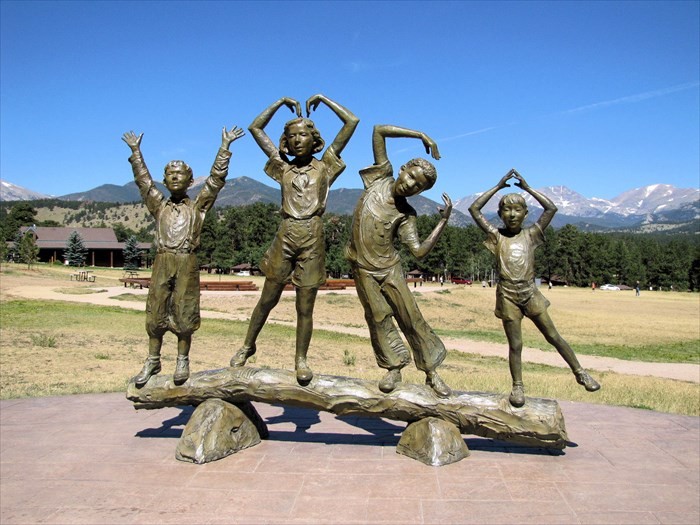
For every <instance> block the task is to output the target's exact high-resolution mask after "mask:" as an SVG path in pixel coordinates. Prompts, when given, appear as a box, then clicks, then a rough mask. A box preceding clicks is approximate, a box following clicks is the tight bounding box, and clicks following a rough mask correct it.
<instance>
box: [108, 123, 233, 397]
mask: <svg viewBox="0 0 700 525" xmlns="http://www.w3.org/2000/svg"><path fill="white" fill-rule="evenodd" d="M243 134H244V133H243V130H241V129H240V128H237V127H234V128H232V129H231V131H227V130H226V128H224V129H223V131H222V133H221V147H220V148H219V151H218V153H217V155H216V160H215V161H214V165H213V166H212V169H211V174H210V175H209V177H208V178H207V180H206V182H205V183H204V186H203V188H202V190H201V191H200V192H199V195H197V198H196V199H194V200H192V199H190V198H189V197H188V196H187V189H188V188H189V187H190V186H191V185H192V182H193V177H192V169H191V168H190V167H189V166H188V165H187V164H185V163H184V162H183V161H181V160H173V161H171V162H169V163H168V164H167V165H166V166H165V178H164V181H163V183H164V184H165V187H166V188H167V189H168V190H169V191H170V198H169V199H166V198H165V196H164V195H163V193H161V191H160V190H159V189H158V188H157V187H156V185H155V184H154V182H153V179H152V178H151V175H150V173H149V172H148V168H147V167H146V163H145V162H144V160H143V156H142V155H141V139H142V138H143V133H141V135H139V136H138V137H137V136H136V134H135V133H134V132H133V131H130V132H127V133H125V134H124V136H123V137H122V139H123V140H124V142H126V143H127V145H128V146H129V147H130V148H131V151H132V155H131V157H129V162H130V163H131V166H132V169H133V171H134V180H135V181H136V185H137V186H138V188H139V191H140V192H141V197H142V198H143V201H144V203H145V204H146V207H147V208H148V211H149V212H151V215H153V217H154V218H155V221H156V232H155V241H154V244H155V246H156V250H157V252H156V257H155V260H154V261H153V273H152V275H151V283H150V286H149V288H148V298H147V300H146V332H147V333H148V337H149V340H148V358H147V359H146V363H145V364H144V365H143V369H142V370H141V372H139V374H138V375H137V376H136V377H135V378H134V383H135V384H136V386H137V387H142V386H143V385H145V384H146V383H147V382H148V380H149V379H150V377H151V376H152V375H155V374H157V373H159V372H160V370H161V363H160V349H161V346H162V344H163V335H164V334H165V332H166V331H171V332H173V333H174V334H175V335H176V336H177V364H176V365H175V373H174V374H173V381H174V382H175V383H177V384H182V383H184V382H185V381H187V378H188V377H189V376H190V363H189V353H190V345H191V343H192V334H193V333H194V332H195V331H196V330H197V329H198V328H199V324H200V314H199V265H198V263H197V255H196V251H197V248H199V237H200V234H201V231H202V224H203V222H204V217H205V215H206V213H207V211H208V210H209V209H210V208H211V207H212V206H213V205H214V201H215V200H216V196H217V195H218V193H219V191H220V190H221V188H223V187H224V184H225V182H226V175H227V174H228V165H229V160H230V158H231V152H229V147H230V145H231V143H232V142H233V141H234V140H237V139H239V138H240V137H242V136H243Z"/></svg>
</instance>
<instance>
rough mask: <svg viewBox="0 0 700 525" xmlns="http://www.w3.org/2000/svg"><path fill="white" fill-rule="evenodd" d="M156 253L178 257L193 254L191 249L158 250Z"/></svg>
mask: <svg viewBox="0 0 700 525" xmlns="http://www.w3.org/2000/svg"><path fill="white" fill-rule="evenodd" d="M156 253H175V254H179V255H189V254H192V253H194V250H192V249H186V250H174V249H172V248H158V250H157V251H156Z"/></svg>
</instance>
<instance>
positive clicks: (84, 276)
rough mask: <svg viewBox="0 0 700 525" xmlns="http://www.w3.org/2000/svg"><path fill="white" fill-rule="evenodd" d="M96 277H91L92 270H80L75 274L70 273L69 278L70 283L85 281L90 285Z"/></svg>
mask: <svg viewBox="0 0 700 525" xmlns="http://www.w3.org/2000/svg"><path fill="white" fill-rule="evenodd" d="M96 277H97V276H95V275H92V270H80V271H77V272H75V273H72V274H71V276H70V280H71V281H87V282H90V283H94V282H95V278H96Z"/></svg>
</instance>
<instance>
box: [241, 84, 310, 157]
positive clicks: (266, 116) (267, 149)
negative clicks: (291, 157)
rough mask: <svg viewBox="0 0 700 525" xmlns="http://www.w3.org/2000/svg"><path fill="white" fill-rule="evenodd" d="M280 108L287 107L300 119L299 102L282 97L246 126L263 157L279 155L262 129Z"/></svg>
mask: <svg viewBox="0 0 700 525" xmlns="http://www.w3.org/2000/svg"><path fill="white" fill-rule="evenodd" d="M282 106H287V107H288V108H289V109H290V110H291V111H292V112H293V113H296V114H297V116H298V117H301V105H300V104H299V102H297V101H296V100H294V99H293V98H288V97H282V98H281V99H279V100H278V101H276V102H273V103H272V104H271V105H270V106H269V107H268V108H267V109H265V110H264V111H263V112H262V113H260V115H258V116H257V117H256V118H255V120H253V122H252V123H251V124H250V126H248V131H250V134H251V135H252V136H253V138H254V139H255V142H257V143H258V146H260V149H261V150H263V152H264V153H265V155H267V156H268V157H272V156H273V155H277V154H279V150H278V149H277V146H275V143H274V142H272V140H270V137H268V136H267V133H265V131H264V129H265V126H267V125H268V124H269V123H270V120H272V117H273V115H274V114H275V113H276V112H277V110H278V109H279V108H281V107H282Z"/></svg>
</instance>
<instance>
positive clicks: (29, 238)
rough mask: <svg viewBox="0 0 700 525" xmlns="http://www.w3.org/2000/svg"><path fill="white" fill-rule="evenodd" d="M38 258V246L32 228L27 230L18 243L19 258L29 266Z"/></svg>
mask: <svg viewBox="0 0 700 525" xmlns="http://www.w3.org/2000/svg"><path fill="white" fill-rule="evenodd" d="M38 258H39V247H38V246H37V244H36V238H35V237H34V231H33V230H27V232H26V233H25V234H24V236H23V237H22V240H21V241H20V243H19V259H20V261H22V262H23V263H26V264H27V268H31V267H32V264H34V263H35V262H36V261H37V259H38Z"/></svg>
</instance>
